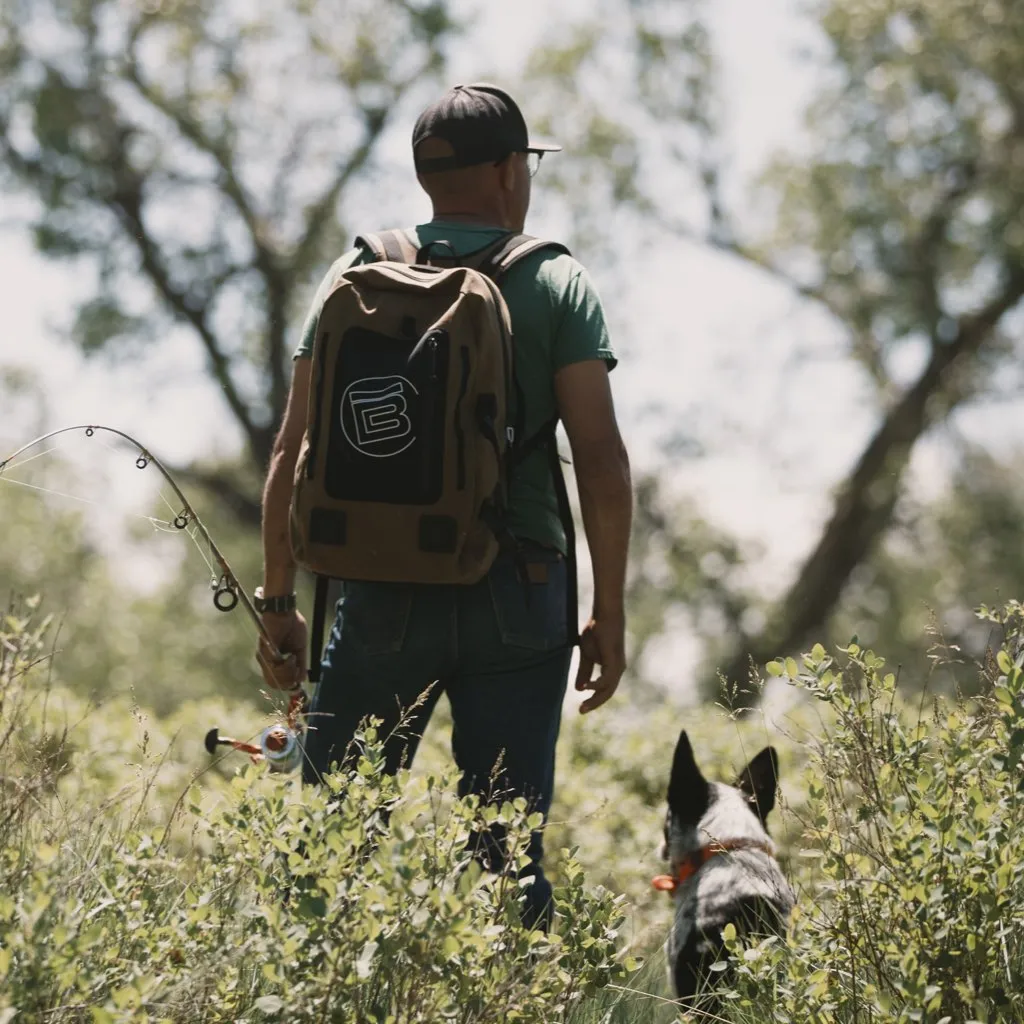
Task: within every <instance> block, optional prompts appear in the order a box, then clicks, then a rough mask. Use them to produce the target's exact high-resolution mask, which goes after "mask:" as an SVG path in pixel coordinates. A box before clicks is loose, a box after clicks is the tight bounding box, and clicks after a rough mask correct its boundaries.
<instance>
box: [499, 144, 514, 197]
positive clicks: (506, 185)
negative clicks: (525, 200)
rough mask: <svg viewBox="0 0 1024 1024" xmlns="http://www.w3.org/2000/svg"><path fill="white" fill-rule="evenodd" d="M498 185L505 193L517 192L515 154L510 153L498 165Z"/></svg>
mask: <svg viewBox="0 0 1024 1024" xmlns="http://www.w3.org/2000/svg"><path fill="white" fill-rule="evenodd" d="M497 169H498V183H499V184H500V185H501V187H502V189H503V190H504V191H505V192H514V191H515V190H516V163H515V153H509V155H508V156H507V157H505V159H504V160H502V161H501V162H500V163H499V164H498V165H497Z"/></svg>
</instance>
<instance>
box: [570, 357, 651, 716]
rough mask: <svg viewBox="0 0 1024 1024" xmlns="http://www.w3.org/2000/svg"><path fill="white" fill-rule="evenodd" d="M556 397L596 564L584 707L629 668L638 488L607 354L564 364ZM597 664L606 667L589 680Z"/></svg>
mask: <svg viewBox="0 0 1024 1024" xmlns="http://www.w3.org/2000/svg"><path fill="white" fill-rule="evenodd" d="M555 397H556V400H557V402H558V412H559V415H560V417H561V419H562V422H563V423H564V424H565V431H566V434H568V437H569V444H570V445H571V447H572V458H573V465H574V467H575V470H576V483H577V486H578V489H579V496H580V511H581V513H582V515H583V528H584V531H585V532H586V536H587V547H588V548H589V549H590V559H591V563H592V565H593V571H594V607H593V612H592V613H591V618H590V621H589V622H588V623H587V625H586V626H585V627H584V629H583V632H582V633H581V634H580V667H579V671H578V673H577V676H576V689H577V690H593V691H594V693H593V695H592V696H591V697H589V698H588V699H587V700H586V701H584V702H583V704H582V705H581V707H580V710H581V711H583V712H587V711H593V710H594V708H597V707H600V706H601V705H602V704H604V703H605V701H607V700H608V699H609V698H610V697H611V696H612V694H613V693H614V692H615V689H616V687H617V686H618V685H619V680H620V679H621V678H622V673H623V672H624V671H625V668H626V651H625V629H626V615H625V586H626V559H627V555H628V551H629V535H630V527H631V524H632V518H633V489H632V482H631V480H630V474H629V458H628V456H627V454H626V448H625V445H624V444H623V443H622V437H621V435H620V434H619V427H618V423H617V421H616V418H615V407H614V404H613V402H612V392H611V387H610V386H609V381H608V369H607V367H606V365H605V362H604V360H602V359H587V360H584V361H582V362H578V363H571V364H569V365H568V366H565V367H563V368H562V369H561V370H559V371H558V372H557V373H556V374H555ZM595 664H599V665H600V666H601V674H600V676H598V678H597V679H596V680H591V675H592V673H593V670H594V665H595Z"/></svg>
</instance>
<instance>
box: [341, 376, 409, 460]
mask: <svg viewBox="0 0 1024 1024" xmlns="http://www.w3.org/2000/svg"><path fill="white" fill-rule="evenodd" d="M410 392H411V393H412V394H413V395H418V394H419V392H418V391H417V390H416V388H415V387H414V386H413V385H412V384H411V383H410V382H409V381H408V380H406V379H405V377H364V378H363V379H362V380H357V381H353V382H352V383H351V384H349V386H348V387H347V388H346V389H345V393H344V394H343V395H342V396H341V429H342V432H343V433H344V435H345V440H346V441H348V443H349V444H350V445H352V447H353V448H355V450H356V451H357V452H359V453H360V454H362V455H369V456H370V457H371V458H375V459H389V458H392V457H393V456H395V455H399V454H401V453H402V452H404V451H405V450H406V448H408V447H409V446H410V445H411V444H413V443H414V442H415V440H416V437H415V435H414V434H413V432H412V420H410V419H409V403H408V401H407V399H406V395H407V394H409V393H410Z"/></svg>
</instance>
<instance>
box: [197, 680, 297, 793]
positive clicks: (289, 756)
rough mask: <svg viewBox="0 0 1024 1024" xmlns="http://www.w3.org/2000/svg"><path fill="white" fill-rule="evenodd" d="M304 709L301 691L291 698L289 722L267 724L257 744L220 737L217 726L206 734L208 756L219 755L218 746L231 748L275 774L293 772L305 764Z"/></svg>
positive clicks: (230, 737) (205, 743)
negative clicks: (303, 757) (264, 765)
mask: <svg viewBox="0 0 1024 1024" xmlns="http://www.w3.org/2000/svg"><path fill="white" fill-rule="evenodd" d="M305 710H306V695H305V692H304V691H302V690H299V691H297V692H296V693H295V695H294V696H293V697H292V699H291V703H290V705H289V708H288V717H287V719H286V721H284V722H275V723H274V724H273V725H268V726H267V727H266V728H265V729H264V730H263V732H261V733H260V738H259V742H258V744H257V743H248V742H246V741H245V740H237V739H235V738H234V737H232V736H221V734H220V730H219V729H217V727H216V726H214V728H212V729H211V730H210V731H209V732H208V733H207V734H206V738H205V740H204V741H203V745H204V746H205V747H206V750H207V753H209V754H214V753H216V751H217V747H231V748H232V749H233V750H240V751H242V752H243V753H245V754H248V755H249V757H250V759H251V760H252V762H253V764H263V763H264V762H265V763H266V765H267V767H268V768H269V769H270V770H271V771H272V772H281V773H286V772H292V771H294V770H295V769H296V768H298V766H299V765H300V764H302V755H303V747H302V729H301V726H300V725H299V724H298V719H299V716H300V715H301V714H302V713H303V712H304V711H305Z"/></svg>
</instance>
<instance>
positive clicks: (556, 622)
mask: <svg viewBox="0 0 1024 1024" xmlns="http://www.w3.org/2000/svg"><path fill="white" fill-rule="evenodd" d="M522 561H525V562H526V563H527V565H526V572H525V574H524V573H522V572H521V571H520V568H519V567H517V563H516V560H515V559H514V557H513V556H512V555H510V554H503V555H499V557H498V558H497V559H496V560H495V563H494V565H493V566H492V567H491V570H490V572H489V573H488V574H487V576H486V577H485V578H484V579H483V580H481V581H480V582H479V583H476V584H474V585H472V586H428V585H420V584H415V585H414V584H398V583H361V582H360V583H356V582H347V583H345V585H344V591H343V596H342V598H341V600H340V601H339V602H338V611H337V617H336V619H335V622H334V626H333V628H332V630H331V635H330V639H329V641H328V644H327V648H326V650H325V652H324V658H323V663H322V669H321V677H320V683H319V684H318V686H317V688H316V692H315V693H314V695H313V700H312V704H311V706H310V713H309V715H308V717H307V722H308V732H307V736H306V744H305V747H306V755H307V756H306V760H305V764H304V767H303V781H304V782H306V783H315V782H316V781H318V779H319V778H320V776H321V775H322V774H323V773H324V772H326V771H327V770H328V768H329V767H330V766H331V765H332V764H335V763H339V762H344V761H345V758H346V754H348V753H350V752H351V750H350V742H351V740H352V737H353V734H354V733H355V730H356V728H357V727H358V725H359V722H360V721H361V720H362V719H363V718H364V717H365V716H367V715H374V716H376V717H378V718H380V719H382V720H383V726H382V727H381V729H380V735H381V736H388V735H389V734H390V733H391V732H392V730H394V728H395V726H396V724H397V723H398V720H399V707H401V708H402V709H403V710H404V709H408V708H409V707H410V706H411V705H412V704H413V703H415V701H416V700H417V699H418V698H420V696H421V695H422V694H423V692H424V691H425V690H426V689H427V688H428V687H430V686H431V684H433V683H435V682H436V683H437V684H438V685H436V686H434V687H433V688H432V689H431V691H430V693H429V695H428V696H427V697H426V698H425V699H424V701H423V703H422V704H421V705H420V706H419V707H418V708H417V709H416V710H415V711H414V712H413V713H412V716H411V719H410V721H409V722H408V723H407V725H406V726H405V727H404V728H403V730H402V732H401V735H394V736H390V738H389V739H388V740H387V741H386V744H385V756H386V770H387V771H389V772H395V771H397V770H398V768H399V767H401V766H402V765H403V764H405V765H408V764H411V763H412V759H413V757H414V755H415V753H416V748H417V746H418V744H419V740H420V738H421V737H422V735H423V731H424V729H425V728H426V726H427V722H428V721H429V719H430V715H431V713H432V712H433V709H434V706H435V704H436V703H437V699H438V697H439V696H440V694H441V692H442V691H443V692H445V693H447V695H448V700H449V702H450V704H451V711H452V723H453V727H452V753H453V755H454V758H455V762H456V764H457V765H458V768H459V770H460V771H461V772H462V777H461V780H460V782H459V793H460V794H461V795H466V794H468V793H477V794H479V795H481V796H482V797H484V798H487V797H489V796H490V795H492V794H495V795H496V797H497V799H511V798H512V797H515V796H523V797H526V799H527V800H528V801H529V802H530V805H531V809H532V810H536V811H540V812H541V813H542V814H544V815H546V814H547V812H548V808H549V807H550V805H551V796H552V792H553V790H554V782H555V744H556V743H557V741H558V730H559V725H560V722H561V711H562V700H563V698H564V696H565V689H566V681H567V678H568V672H569V658H570V654H571V648H570V646H569V644H568V640H567V622H566V586H567V566H566V562H565V559H564V558H562V556H561V555H560V554H559V553H558V552H556V551H553V550H551V549H548V548H541V547H539V546H537V545H532V544H527V545H525V546H524V548H523V555H522V558H521V559H520V562H522ZM499 758H500V763H501V772H500V774H499V775H498V776H497V777H496V778H495V777H494V767H495V765H496V764H497V763H498V761H499ZM500 838H501V837H500V835H497V836H492V837H491V840H490V843H489V849H485V850H483V851H482V856H483V857H484V858H485V859H487V860H488V861H489V863H490V865H491V867H492V868H496V867H498V866H499V864H497V863H495V861H496V859H497V858H498V856H499V853H498V847H497V843H496V842H495V840H498V841H500ZM527 852H528V854H529V857H530V865H529V866H528V867H527V868H525V869H524V871H523V872H522V875H524V876H530V875H532V876H533V878H534V881H533V884H532V885H530V886H528V887H527V889H526V900H527V904H526V906H525V908H524V914H523V918H524V922H525V923H526V924H527V925H528V926H530V927H533V926H534V925H539V926H541V927H543V926H545V925H546V923H547V922H548V919H549V914H550V901H551V884H550V882H549V881H548V880H547V878H545V876H544V872H543V869H542V867H541V858H542V856H543V843H542V838H541V834H540V833H539V832H535V833H534V834H533V835H532V837H531V841H530V845H529V848H528V851H527Z"/></svg>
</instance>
